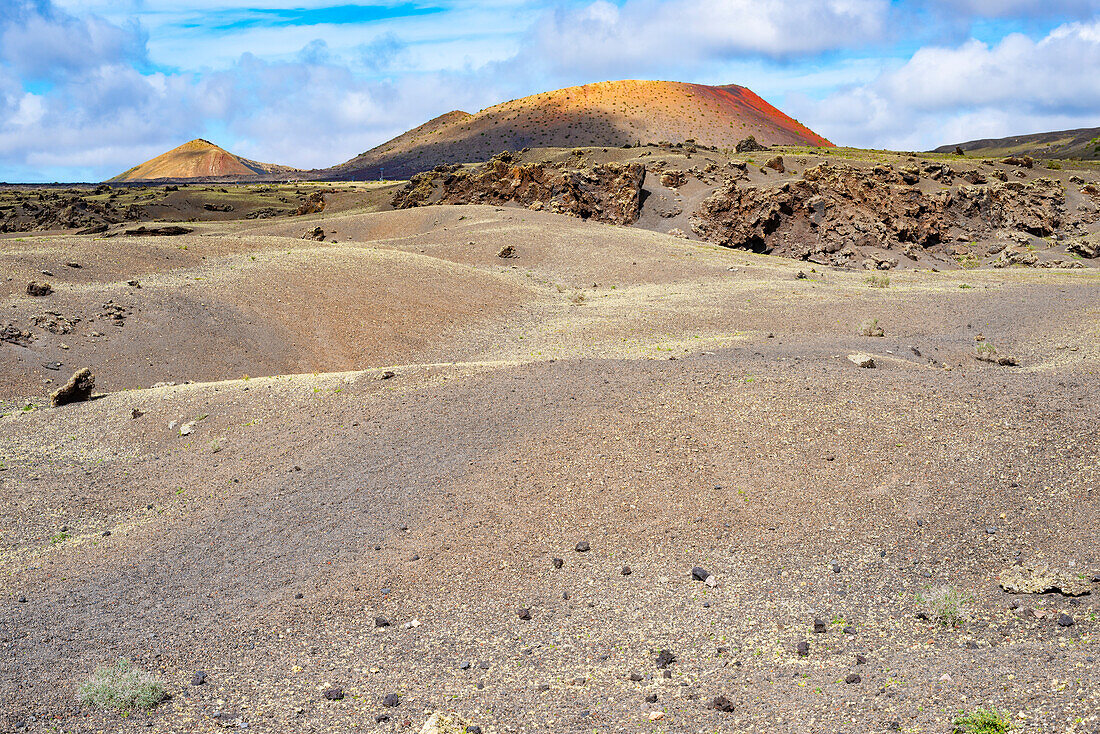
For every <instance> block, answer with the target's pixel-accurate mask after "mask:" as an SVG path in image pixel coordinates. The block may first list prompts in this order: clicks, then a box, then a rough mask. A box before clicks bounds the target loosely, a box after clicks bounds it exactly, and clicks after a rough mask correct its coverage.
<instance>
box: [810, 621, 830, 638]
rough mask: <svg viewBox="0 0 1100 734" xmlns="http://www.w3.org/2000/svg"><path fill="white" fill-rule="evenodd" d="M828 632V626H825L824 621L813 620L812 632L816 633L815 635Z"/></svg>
mask: <svg viewBox="0 0 1100 734" xmlns="http://www.w3.org/2000/svg"><path fill="white" fill-rule="evenodd" d="M828 630H829V626H828V625H827V624H825V621H824V620H821V619H815V620H814V632H816V633H817V634H819V635H820V634H823V633H825V632H827V631H828Z"/></svg>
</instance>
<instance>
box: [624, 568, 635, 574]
mask: <svg viewBox="0 0 1100 734" xmlns="http://www.w3.org/2000/svg"><path fill="white" fill-rule="evenodd" d="M632 573H634V571H632V570H631V569H630V566H623V576H629V575H630V574H632Z"/></svg>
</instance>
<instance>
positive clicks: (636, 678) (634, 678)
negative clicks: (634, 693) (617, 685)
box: [627, 673, 642, 683]
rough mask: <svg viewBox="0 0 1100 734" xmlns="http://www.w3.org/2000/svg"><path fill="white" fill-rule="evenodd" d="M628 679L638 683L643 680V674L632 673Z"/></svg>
mask: <svg viewBox="0 0 1100 734" xmlns="http://www.w3.org/2000/svg"><path fill="white" fill-rule="evenodd" d="M627 678H629V679H630V680H632V681H634V682H635V683H637V682H638V681H640V680H642V674H641V673H631V674H630V675H628V676H627Z"/></svg>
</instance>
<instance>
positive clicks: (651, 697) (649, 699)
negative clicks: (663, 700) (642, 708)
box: [645, 693, 657, 703]
mask: <svg viewBox="0 0 1100 734" xmlns="http://www.w3.org/2000/svg"><path fill="white" fill-rule="evenodd" d="M645 702H646V703H657V694H656V693H647V694H646V696H645Z"/></svg>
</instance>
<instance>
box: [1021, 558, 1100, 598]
mask: <svg viewBox="0 0 1100 734" xmlns="http://www.w3.org/2000/svg"><path fill="white" fill-rule="evenodd" d="M1000 584H1001V588H1002V589H1004V590H1005V591H1007V592H1010V593H1013V594H1051V593H1055V592H1057V593H1059V594H1063V595H1064V596H1084V595H1085V594H1089V593H1091V591H1092V588H1091V585H1090V583H1089V579H1088V575H1087V574H1075V573H1072V572H1070V571H1065V570H1058V569H1053V568H1050V567H1049V566H1045V565H1033V566H1012V567H1011V568H1007V569H1005V570H1004V571H1001V573H1000Z"/></svg>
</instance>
